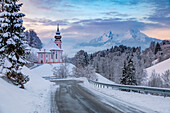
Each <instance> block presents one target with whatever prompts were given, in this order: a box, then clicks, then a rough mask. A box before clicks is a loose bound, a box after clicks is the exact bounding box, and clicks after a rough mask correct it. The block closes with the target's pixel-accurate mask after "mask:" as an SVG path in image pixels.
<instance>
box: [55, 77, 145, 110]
mask: <svg viewBox="0 0 170 113" xmlns="http://www.w3.org/2000/svg"><path fill="white" fill-rule="evenodd" d="M79 83H80V81H75V80H60V81H56V84H57V85H60V87H59V88H58V89H57V91H56V94H55V95H53V96H55V98H54V100H55V102H53V103H52V107H53V108H54V107H55V106H56V108H57V109H56V110H52V112H53V113H58V112H59V113H144V112H145V111H142V110H141V109H138V108H137V107H136V106H134V107H133V106H132V105H127V104H124V103H123V102H121V101H119V100H117V99H114V98H112V99H109V98H108V100H107V97H106V96H107V95H105V94H102V95H99V94H97V93H95V92H93V91H90V90H89V89H87V88H85V87H83V86H82V85H80V84H79ZM104 96H105V97H104ZM102 98H105V102H103V101H102ZM113 100H114V101H113Z"/></svg>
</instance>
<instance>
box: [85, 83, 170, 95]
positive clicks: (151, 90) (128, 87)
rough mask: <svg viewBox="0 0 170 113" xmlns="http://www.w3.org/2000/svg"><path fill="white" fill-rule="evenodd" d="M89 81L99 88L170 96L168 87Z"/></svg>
mask: <svg viewBox="0 0 170 113" xmlns="http://www.w3.org/2000/svg"><path fill="white" fill-rule="evenodd" d="M88 82H89V83H91V84H93V85H95V86H97V87H100V88H105V87H106V88H112V89H119V90H129V91H134V92H139V93H145V94H147V93H151V94H159V95H163V96H164V97H166V96H170V89H167V88H155V87H145V86H131V85H120V84H105V83H100V82H96V81H92V80H88Z"/></svg>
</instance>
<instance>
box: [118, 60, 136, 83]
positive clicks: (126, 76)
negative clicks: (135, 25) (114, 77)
mask: <svg viewBox="0 0 170 113" xmlns="http://www.w3.org/2000/svg"><path fill="white" fill-rule="evenodd" d="M127 62H128V63H126V61H125V62H124V66H123V74H122V78H121V79H120V83H121V84H125V85H137V81H136V78H135V67H134V64H133V61H132V59H131V58H129V57H128V58H127Z"/></svg>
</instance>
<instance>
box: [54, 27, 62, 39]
mask: <svg viewBox="0 0 170 113" xmlns="http://www.w3.org/2000/svg"><path fill="white" fill-rule="evenodd" d="M54 38H55V39H56V40H57V39H61V38H62V36H61V35H60V30H59V24H57V32H56V35H55V37H54Z"/></svg>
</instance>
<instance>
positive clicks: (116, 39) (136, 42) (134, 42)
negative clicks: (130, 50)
mask: <svg viewBox="0 0 170 113" xmlns="http://www.w3.org/2000/svg"><path fill="white" fill-rule="evenodd" d="M152 41H155V42H160V41H161V40H159V39H155V38H151V37H149V36H147V35H145V34H144V33H142V32H140V31H139V30H137V29H131V30H129V31H128V32H126V33H121V34H114V33H113V32H112V31H109V32H108V33H104V34H103V35H102V36H100V37H98V38H95V39H92V40H91V41H89V42H84V43H80V44H78V46H93V47H100V46H104V47H111V46H115V45H126V46H130V47H132V46H135V47H137V46H141V47H142V49H145V48H146V47H148V46H149V45H150V42H152Z"/></svg>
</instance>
